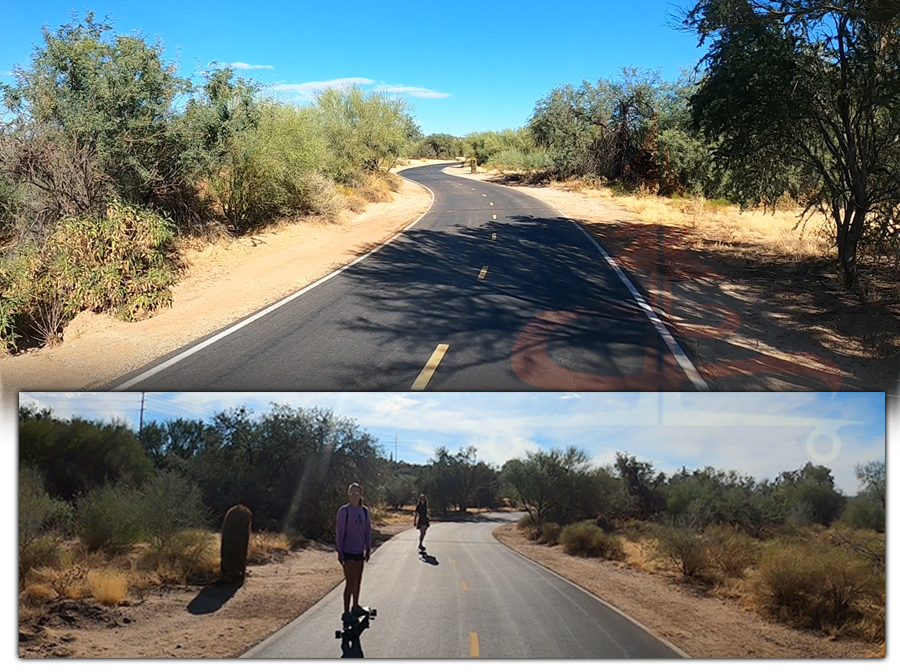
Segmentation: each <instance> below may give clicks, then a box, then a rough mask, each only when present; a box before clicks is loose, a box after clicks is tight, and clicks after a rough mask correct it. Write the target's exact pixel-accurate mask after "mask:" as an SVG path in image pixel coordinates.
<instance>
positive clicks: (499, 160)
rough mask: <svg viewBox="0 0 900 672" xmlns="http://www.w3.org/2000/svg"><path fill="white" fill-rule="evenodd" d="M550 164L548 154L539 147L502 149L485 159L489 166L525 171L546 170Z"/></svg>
mask: <svg viewBox="0 0 900 672" xmlns="http://www.w3.org/2000/svg"><path fill="white" fill-rule="evenodd" d="M551 165H552V161H551V159H550V156H549V155H548V154H547V152H545V151H544V150H541V149H532V150H522V149H503V150H500V151H499V152H497V153H496V154H493V155H492V156H491V157H490V158H489V159H488V161H487V166H489V167H494V168H500V169H503V170H512V171H521V172H526V173H531V172H535V171H539V170H547V169H548V168H550V166H551Z"/></svg>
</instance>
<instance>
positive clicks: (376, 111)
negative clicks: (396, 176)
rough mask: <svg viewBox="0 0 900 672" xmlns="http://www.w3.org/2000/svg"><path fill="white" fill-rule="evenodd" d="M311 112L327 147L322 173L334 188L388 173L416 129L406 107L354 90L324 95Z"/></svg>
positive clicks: (400, 101)
mask: <svg viewBox="0 0 900 672" xmlns="http://www.w3.org/2000/svg"><path fill="white" fill-rule="evenodd" d="M314 110H315V114H316V117H317V121H318V128H319V129H320V131H321V133H322V134H323V137H324V138H325V141H326V143H327V147H328V158H327V160H326V162H325V164H324V166H323V170H324V172H325V174H326V175H328V176H329V177H331V178H332V179H333V180H335V181H336V182H337V183H338V184H352V183H353V182H354V181H357V180H359V178H360V177H361V176H362V175H364V174H365V173H381V172H387V171H388V170H389V169H390V168H392V167H393V166H394V165H396V163H397V160H398V159H399V158H400V155H401V153H402V152H403V149H404V148H405V147H406V145H407V143H408V141H409V137H410V134H411V130H412V128H413V127H414V126H415V122H414V121H413V120H412V119H411V117H410V116H409V105H408V103H407V102H406V101H404V100H403V99H399V98H393V97H391V96H390V95H388V94H385V93H383V92H379V91H374V92H371V93H364V92H363V91H362V89H360V88H359V87H356V86H351V87H348V88H345V89H325V90H323V91H322V92H321V93H319V94H318V96H317V98H316V104H315V107H314Z"/></svg>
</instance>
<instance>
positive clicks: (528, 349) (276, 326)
mask: <svg viewBox="0 0 900 672" xmlns="http://www.w3.org/2000/svg"><path fill="white" fill-rule="evenodd" d="M403 175H404V177H406V178H408V179H411V180H413V181H416V182H419V183H421V184H423V185H424V186H426V187H427V188H428V189H430V190H431V192H432V193H433V194H434V203H433V205H432V207H431V209H430V210H429V211H428V212H427V213H426V214H425V215H424V216H423V217H422V218H421V219H420V220H419V221H418V222H417V223H416V224H415V225H414V226H412V227H411V228H408V229H407V230H406V231H404V232H403V233H402V234H400V235H399V236H397V237H396V238H395V239H393V240H392V241H391V242H390V243H389V244H386V245H385V246H383V247H381V248H379V249H377V250H375V251H374V252H372V253H371V254H369V255H367V256H366V257H365V258H363V259H361V260H358V262H357V263H354V264H353V265H352V266H350V267H348V268H345V269H344V270H343V271H342V272H340V273H337V274H334V275H333V276H331V277H329V278H328V279H327V280H325V281H322V282H319V283H317V284H316V285H315V286H313V287H310V288H307V289H306V290H303V291H302V292H300V293H298V294H297V295H295V296H294V297H292V298H290V299H288V300H286V301H283V302H280V305H278V307H277V308H270V309H266V310H265V311H261V312H260V313H258V314H257V315H255V316H253V318H251V319H250V320H247V321H245V322H242V323H240V324H237V325H233V326H232V327H230V328H229V329H225V330H222V331H221V332H219V333H218V334H216V335H214V336H213V337H212V338H207V339H203V340H201V341H198V342H196V343H194V344H191V345H190V346H187V347H185V348H183V349H182V350H180V351H178V352H175V353H172V354H171V355H168V356H166V357H164V358H162V359H161V360H159V361H157V362H153V363H152V364H150V365H148V366H147V367H144V368H143V369H141V370H140V371H137V372H135V373H133V374H130V375H128V376H125V377H123V378H121V379H119V380H117V381H115V382H113V383H112V384H111V385H110V386H109V389H119V390H124V389H141V390H166V391H171V390H197V389H203V390H207V391H210V390H222V391H228V390H248V389H253V390H261V391H263V390H265V391H269V390H285V391H290V390H299V389H302V390H305V391H317V390H329V391H332V390H345V391H355V390H410V389H416V390H423V389H428V390H465V391H478V390H496V391H501V390H540V389H559V390H562V389H566V390H619V391H624V390H654V391H658V390H684V391H688V390H694V389H704V388H705V384H704V383H703V381H702V379H700V378H699V376H697V375H696V372H695V371H694V370H693V367H692V366H691V364H690V361H689V360H688V358H687V357H686V356H685V355H684V353H683V351H682V350H681V348H680V346H679V345H678V343H676V342H675V340H674V339H673V338H672V337H671V335H669V333H668V331H666V329H665V327H663V325H662V323H661V322H659V321H658V319H657V318H656V317H655V315H653V314H652V312H650V309H649V307H647V306H646V304H643V305H642V304H641V299H640V295H639V294H637V292H636V290H634V289H633V288H631V289H629V287H628V286H627V282H628V280H627V279H626V278H625V276H624V275H623V274H621V271H617V270H616V269H615V268H614V267H613V266H612V265H611V264H610V263H609V261H608V260H607V259H606V258H605V257H604V252H603V250H602V249H601V248H600V246H599V245H598V244H597V243H596V242H595V241H594V240H593V239H592V238H591V237H590V236H589V235H588V234H587V233H585V232H584V231H583V230H582V229H581V228H580V227H579V226H578V225H577V224H575V223H574V222H572V221H570V220H568V219H566V218H565V217H564V216H563V215H561V214H560V213H558V212H557V211H555V210H554V209H553V208H551V207H550V206H549V205H547V204H545V203H544V202H542V201H540V200H538V199H535V198H533V197H531V196H529V195H527V194H523V193H521V192H518V191H516V190H513V189H508V188H505V187H502V186H497V185H492V184H489V183H482V182H476V181H473V180H468V179H465V178H462V177H455V176H451V175H448V174H446V173H444V172H443V166H440V165H436V166H427V167H421V168H414V169H408V170H406V171H404V173H403Z"/></svg>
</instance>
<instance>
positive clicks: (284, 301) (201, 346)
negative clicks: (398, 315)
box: [112, 171, 434, 392]
mask: <svg viewBox="0 0 900 672" xmlns="http://www.w3.org/2000/svg"><path fill="white" fill-rule="evenodd" d="M398 172H399V171H398ZM401 177H402V176H401ZM403 179H404V180H406V179H407V178H405V177H404V178H403ZM407 181H408V182H413V183H414V184H418V185H419V186H421V187H424V188H425V189H426V190H427V191H428V193H429V194H431V203H430V204H429V205H428V210H426V211H425V212H423V213H422V214H421V215H419V216H418V217H417V218H416V219H415V221H413V222H412V223H410V224H409V225H407V226H405V227H403V228H402V229H401V230H400V231H398V232H397V233H395V234H394V235H393V236H391V237H390V238H389V239H387V240H386V241H384V242H383V243H381V245H379V246H378V247H376V248H375V249H373V250H369V251H368V252H366V253H365V254H364V255H362V256H361V257H357V258H356V259H354V260H353V261H351V262H350V263H348V264H345V265H344V266H341V267H340V268H339V269H337V270H335V271H332V272H331V273H329V274H328V275H326V276H325V277H323V278H319V279H318V280H316V281H315V282H313V283H312V284H309V285H307V286H306V287H304V288H303V289H300V290H298V291H296V292H294V293H293V294H291V295H290V296H286V297H285V298H283V299H281V300H280V301H278V302H276V303H273V304H272V305H270V306H268V307H267V308H264V309H262V310H261V311H259V312H258V313H254V314H253V315H251V316H250V317H248V318H246V319H244V320H242V321H241V322H238V323H237V324H235V325H232V326H231V327H229V328H228V329H226V330H225V331H222V332H219V333H218V334H216V335H215V336H211V337H210V338H208V339H206V340H205V341H201V342H200V343H198V344H197V345H195V346H193V347H192V348H189V349H187V350H185V351H184V352H181V353H179V354H177V355H175V356H174V357H172V358H171V359H167V360H166V361H164V362H162V363H160V364H157V365H156V366H154V367H153V368H152V369H149V370H148V371H145V372H144V373H142V374H140V375H137V376H135V377H134V378H130V379H129V380H126V381H125V382H124V383H121V384H120V385H118V386H116V387H114V388H113V389H112V391H113V392H121V391H123V390H127V389H129V388H130V387H132V386H134V385H136V384H138V383H140V382H141V381H144V380H147V379H148V378H150V377H152V376H155V375H156V374H157V373H159V372H160V371H164V370H165V369H168V368H169V367H170V366H173V365H175V364H177V363H178V362H180V361H181V360H183V359H186V358H188V357H190V356H191V355H194V354H196V353H198V352H200V351H201V350H203V349H205V348H207V347H209V346H210V345H212V344H213V343H215V342H216V341H220V340H221V339H223V338H225V337H226V336H230V335H231V334H233V333H234V332H236V331H238V330H239V329H243V328H244V327H246V326H247V325H249V324H251V323H253V322H255V321H256V320H258V319H260V318H261V317H265V316H266V315H268V314H269V313H271V312H272V311H275V310H278V309H279V308H281V307H282V306H283V305H285V304H287V303H290V302H291V301H293V300H294V299H296V298H298V297H300V296H302V295H303V294H306V292H308V291H310V290H312V289H315V288H316V287H318V286H319V285H321V284H323V283H325V282H328V281H329V280H331V278H333V277H335V276H336V275H339V274H341V273H343V272H344V271H346V270H347V269H348V268H350V267H351V266H355V265H356V264H358V263H359V262H361V261H363V260H364V259H366V258H367V257H369V256H370V255H372V254H374V253H375V252H378V250H380V249H381V248H383V247H385V246H387V245H390V244H391V243H392V242H394V240H396V239H397V238H399V237H400V236H401V235H402V234H403V233H405V232H406V231H408V230H409V229H411V228H412V227H414V226H415V225H416V224H418V223H419V221H420V220H421V219H422V218H423V217H424V216H425V215H427V214H428V213H429V212H430V211H431V207H432V206H433V205H434V192H433V191H432V190H431V189H429V188H428V187H426V186H425V185H424V184H422V183H421V182H415V180H407Z"/></svg>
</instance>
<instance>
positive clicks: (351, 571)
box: [335, 483, 372, 623]
mask: <svg viewBox="0 0 900 672" xmlns="http://www.w3.org/2000/svg"><path fill="white" fill-rule="evenodd" d="M347 495H348V497H349V499H350V502H349V503H347V504H344V505H343V506H342V507H341V508H340V509H338V512H337V525H336V526H335V529H336V534H335V541H336V545H337V553H338V562H340V563H341V566H342V567H343V569H344V579H345V581H346V583H345V585H344V614H343V616H341V619H342V620H343V621H344V623H349V622H352V621H353V620H354V619H356V618H357V617H359V616H360V615H362V614H364V613H365V609H363V608H362V607H361V606H359V590H360V587H361V585H362V574H363V567H364V566H365V563H367V562H368V561H369V555H370V554H371V552H372V521H371V518H370V516H369V509H368V508H366V507H365V506H363V505H362V486H361V485H360V484H359V483H351V484H350V487H349V488H347ZM351 599H352V601H353V607H352V609H351V607H350V601H351Z"/></svg>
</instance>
